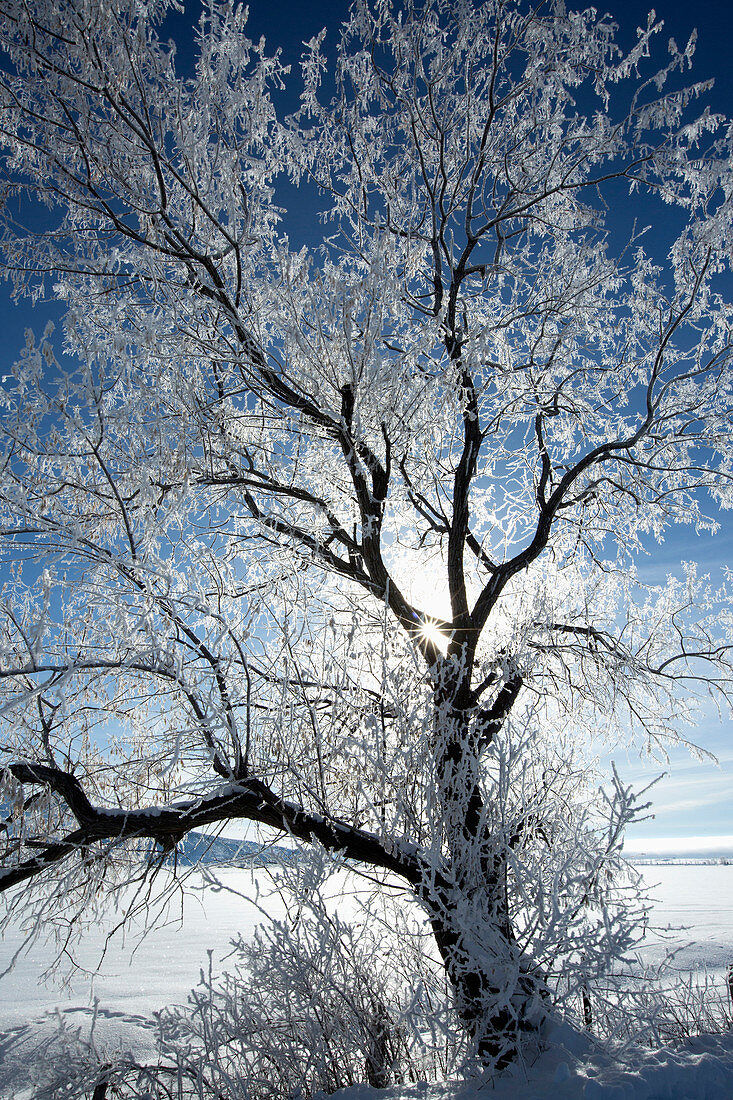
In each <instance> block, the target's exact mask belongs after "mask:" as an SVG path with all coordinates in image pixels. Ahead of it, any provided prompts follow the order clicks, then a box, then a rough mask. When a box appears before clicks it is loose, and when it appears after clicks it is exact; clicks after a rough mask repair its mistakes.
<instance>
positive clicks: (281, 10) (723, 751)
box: [0, 0, 733, 848]
mask: <svg viewBox="0 0 733 1100" xmlns="http://www.w3.org/2000/svg"><path fill="white" fill-rule="evenodd" d="M580 6H581V5H580V4H577V3H572V2H569V3H568V7H580ZM597 6H598V8H599V9H600V10H604V9H605V10H607V11H609V12H610V14H611V15H613V17H614V18H615V19H616V20H617V22H618V23H619V26H620V34H619V40H620V42H621V43H622V44H627V45H628V44H631V42H633V41H634V40H635V33H634V32H635V28H636V26H637V25H638V24H639V23H645V22H646V13H647V11H648V6H647V5H645V4H640V3H637V2H634V0H608V2H607V3H605V4H604V3H603V0H601V2H600V3H598V5H597ZM249 9H250V16H249V28H250V35H251V37H252V38H254V39H255V40H257V39H258V38H259V37H260V35H264V36H265V37H266V39H267V40H268V44H269V47H270V49H274V48H275V47H276V46H280V47H281V48H282V50H283V59H284V61H285V62H286V63H290V64H292V65H293V67H294V69H296V70H297V63H298V59H299V56H300V53H301V48H302V46H301V44H302V43H303V41H305V40H307V39H309V38H310V37H312V36H313V35H314V34H315V33H317V32H318V31H319V30H320V29H321V28H322V27H324V26H325V27H327V28H328V30H329V32H330V33H329V34H328V35H327V40H326V47H327V49H328V47H329V45H330V47H331V49H332V48H333V45H334V43H335V41H336V38H337V30H338V25H339V24H340V22H341V21H342V20H343V18H344V17H345V15H346V12H347V10H348V4H347V3H346V2H342V0H320V2H316V3H311V4H310V5H308V4H303V3H302V2H301V0H277V2H273V0H250V4H249ZM197 10H198V2H196V3H191V2H190V0H189V2H188V3H187V11H186V13H185V14H184V15H177V16H175V17H173V18H172V19H171V20H170V21H169V27H168V28H167V29H168V30H169V33H170V34H172V35H173V36H174V37H175V38H176V40H177V41H178V42H179V55H180V60H181V67H182V68H185V66H186V60H187V58H190V47H189V46H188V43H187V42H186V38H189V41H190V37H189V36H190V32H189V31H188V29H187V28H188V27H190V21H191V18H192V16H194V15H195V12H196V11H197ZM655 10H656V12H657V16H658V17H659V18H661V19H663V20H664V22H665V28H664V31H663V33H662V35H660V36H659V38H658V42H659V45H658V47H657V48H658V51H659V52H658V53H657V55H656V56H657V58H658V61H659V64H661V63H662V62H663V59H664V56H665V52H666V50H665V46H666V40H667V39H668V38H669V37H670V36H672V37H674V38H675V39H676V40H677V43H678V45H680V46H682V45H683V44H684V43H685V42H686V41H687V38H688V36H689V34H690V32H691V31H692V30H693V28H695V27H696V28H697V31H698V45H697V52H696V57H695V63H694V67H693V70H692V73H691V74H690V75H689V79H690V80H697V79H703V78H706V77H714V78H715V81H716V85H715V88H714V90H713V92H712V93H711V96H710V99H709V102H710V103H711V106H712V107H713V108H714V109H716V110H719V111H723V112H725V113H727V114H733V67H732V66H731V61H730V51H731V43H732V42H733V5H731V4H730V3H729V2H728V0H698V2H697V3H696V4H689V3H682V2H680V0H659V3H658V4H657V5H656V6H655ZM293 85H294V88H297V77H296V79H295V80H294V81H293ZM288 98H289V97H288ZM290 103H291V104H292V106H293V107H294V106H295V100H294V99H291V100H290ZM297 201H299V205H300V204H302V205H303V207H305V208H307V202H308V200H307V199H305V200H304V199H300V200H297ZM305 224H307V220H306V222H305ZM49 315H50V316H52V317H54V319H58V317H59V316H60V314H59V312H58V310H57V309H54V308H53V306H50V305H48V306H41V307H38V308H37V309H36V310H31V309H30V307H29V306H28V304H27V303H22V304H21V305H20V306H15V305H13V303H11V301H10V298H9V295H8V293H7V288H6V287H5V286H4V284H2V283H0V324H1V325H2V329H3V333H4V341H3V347H2V350H1V351H0V374H3V373H6V370H7V367H8V365H9V364H10V363H11V362H12V361H13V360H14V359H16V358H17V356H18V352H19V350H20V348H21V347H22V344H23V333H24V329H25V328H26V327H28V326H31V327H33V328H34V329H35V330H36V331H37V332H38V331H40V330H41V329H42V328H43V326H44V324H45V320H46V318H47V317H48V316H49ZM732 531H733V523H731V524H729V525H728V527H727V531H724V532H723V534H722V535H721V536H719V537H718V538H716V539H707V540H705V541H703V540H699V539H696V538H695V537H694V536H693V535H691V534H690V533H689V531H684V532H681V534H680V537H679V538H675V537H671V538H668V539H667V541H666V543H665V544H664V546H662V547H660V548H659V549H658V550H657V551H655V554H654V556H653V559H650V560H649V562H648V563H647V567H648V570H649V572H650V574H651V573H654V572H656V573H657V574H658V575H659V577H660V579H661V578H662V577H663V575H664V573H665V572H666V571H667V570H671V569H673V568H674V566H675V565H676V564H677V563H678V562H679V561H680V559H681V558H685V559H690V558H694V559H696V560H700V561H701V562H704V563H705V565H706V567H707V568H712V569H716V568H717V567H719V566H720V565H721V564H722V563H730V558H731V554H730V551H731V541H733V539H732V537H731V532H732ZM699 740H700V743H702V744H703V745H704V746H705V747H707V748H709V749H711V750H712V751H714V752H715V753H716V754H717V755H718V757H719V759H720V762H721V767H720V768H719V769H716V768H714V767H712V766H710V765H700V764H698V763H694V762H693V761H691V759H690V758H689V756H688V755H686V754H684V753H680V754H675V757H674V761H673V767H672V771H671V775H670V778H669V779H667V780H665V781H664V782H663V783H662V784H660V786H659V787H658V788H657V795H656V801H657V806H656V810H657V816H656V819H655V820H654V821H651V822H648V823H646V824H645V825H644V826H642V827H639V829H637V831H636V835H637V838H638V842H639V843H641V844H643V842H644V838H647V837H648V838H653V837H681V836H686V835H691V834H692V835H701V836H711V835H721V834H725V835H729V836H730V838H731V839H730V846H731V848H733V797H732V796H731V793H730V792H731V791H733V725H732V724H731V723H730V722H727V723H725V722H724V723H721V722H719V721H718V719H717V717H716V716H715V715H713V714H711V715H710V718H709V721H708V722H707V724H706V726H705V728H704V729H702V730H701V731H700V732H699ZM616 755H617V756H619V754H616ZM617 762H618V764H619V766H620V768H621V770H622V772H623V774H624V775H625V776H629V777H634V776H638V777H642V776H643V775H651V774H652V773H653V771H654V768H652V769H648V768H647V769H644V768H642V767H641V766H640V765H639V763H638V761H637V760H635V759H634V758H629V759H627V758H626V757H625V756H624V757H623V758H622V759H618V761H617ZM657 770H658V769H657Z"/></svg>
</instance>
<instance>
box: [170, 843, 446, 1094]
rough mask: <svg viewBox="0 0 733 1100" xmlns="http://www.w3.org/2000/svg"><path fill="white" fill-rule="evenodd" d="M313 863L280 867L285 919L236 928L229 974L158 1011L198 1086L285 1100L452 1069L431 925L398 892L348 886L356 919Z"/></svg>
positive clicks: (201, 1090)
mask: <svg viewBox="0 0 733 1100" xmlns="http://www.w3.org/2000/svg"><path fill="white" fill-rule="evenodd" d="M313 862H314V861H310V866H309V868H308V870H307V873H305V872H304V868H303V866H301V867H299V868H295V869H292V868H291V869H287V870H284V871H283V872H282V873H281V875H280V876H279V877H278V888H279V889H280V890H281V891H282V892H283V893H284V894H285V895H286V896H287V897H288V900H289V902H290V903H291V905H290V906H289V911H290V917H289V918H288V919H285V920H282V921H281V920H276V921H275V920H273V921H271V922H269V923H267V924H262V925H261V926H260V927H259V928H258V929H257V931H256V933H255V936H254V938H253V939H252V940H251V941H249V942H247V941H245V940H243V939H241V938H240V939H239V940H238V941H237V942H236V943H234V945H233V951H232V956H231V960H232V963H233V965H230V967H229V968H228V970H227V972H226V973H224V974H223V975H222V976H220V977H215V976H214V975H213V973H212V971H211V967H209V970H208V973H202V975H201V982H200V984H199V986H198V987H197V988H196V989H195V990H193V991H192V993H191V995H190V998H189V1003H188V1005H187V1006H185V1007H176V1008H172V1009H169V1010H167V1011H166V1012H164V1013H163V1014H161V1016H160V1019H159V1023H160V1028H161V1050H162V1053H163V1054H164V1056H165V1058H166V1059H167V1060H168V1061H169V1062H170V1063H171V1064H175V1065H176V1066H177V1067H178V1068H179V1071H180V1074H181V1076H182V1077H185V1078H186V1079H187V1080H188V1081H189V1082H190V1086H189V1087H191V1088H193V1092H194V1095H196V1096H201V1097H202V1098H203V1097H208V1096H223V1097H227V1098H229V1097H232V1098H233V1097H240V1096H247V1097H249V1098H251V1100H286V1098H288V1097H295V1096H302V1097H309V1096H312V1095H313V1094H315V1093H317V1092H324V1093H326V1094H329V1093H331V1092H333V1091H335V1090H336V1089H339V1088H345V1087H347V1086H349V1085H354V1084H358V1083H361V1082H366V1083H368V1084H370V1085H373V1086H375V1087H377V1088H384V1087H387V1086H389V1085H391V1084H394V1083H401V1082H403V1081H415V1080H425V1079H435V1078H436V1077H439V1076H445V1075H447V1074H450V1072H451V1071H455V1070H456V1068H457V1066H458V1063H459V1060H460V1058H461V1056H462V1054H463V1051H462V1049H461V1044H460V1042H457V1041H456V1035H457V1034H458V1035H459V1034H460V1030H459V1029H457V1027H456V1022H455V1020H454V1019H453V1018H452V1013H451V1010H450V1007H449V997H448V991H447V987H446V982H445V978H444V975H443V973H442V967H441V965H440V963H439V962H438V961H437V960H434V959H432V958H431V957H430V956H429V955H428V954H426V951H425V945H426V940H428V938H429V930H427V929H426V928H424V927H422V926H421V923H420V921H419V918H418V915H417V914H416V913H415V912H414V911H412V912H411V911H410V910H409V909H406V908H405V907H404V906H405V902H404V898H403V897H401V896H399V895H398V896H397V897H396V898H391V897H389V896H388V895H387V894H386V892H385V891H379V890H377V889H375V888H370V890H369V892H368V894H367V895H366V896H361V895H359V894H356V893H350V894H349V897H350V900H351V901H352V902H353V909H354V915H353V919H351V920H345V919H343V917H341V916H339V915H338V914H336V913H335V912H333V911H332V910H333V904H332V903H329V899H328V896H327V893H326V890H325V887H326V884H327V881H328V877H329V876H328V872H327V869H326V868H325V866H324V864H323V863H321V865H320V867H319V868H317V869H316V871H315V873H314V868H313V866H312V864H313ZM309 877H310V878H311V881H310V882H309V883H308V882H306V880H307V879H308V878H309ZM339 879H340V880H343V873H342V874H341V875H339ZM330 885H331V888H332V890H333V884H332V883H331V884H330ZM352 886H353V884H352ZM343 887H344V883H343V881H339V883H338V886H337V889H339V890H342V889H343ZM340 905H341V906H343V900H342V901H341V903H340ZM367 913H368V914H369V915H370V917H371V920H372V922H373V923H367V921H366V920H365V917H366V914H367ZM390 929H391V930H390ZM395 929H396V931H395ZM194 1082H195V1083H196V1084H195V1087H194V1084H193V1083H194Z"/></svg>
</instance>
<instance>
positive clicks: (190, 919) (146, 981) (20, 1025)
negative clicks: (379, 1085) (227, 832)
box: [0, 865, 733, 1100]
mask: <svg viewBox="0 0 733 1100" xmlns="http://www.w3.org/2000/svg"><path fill="white" fill-rule="evenodd" d="M644 876H645V878H646V880H647V882H648V883H649V884H650V885H652V884H654V888H653V891H652V892H653V894H654V896H655V897H656V899H657V903H656V908H655V911H654V922H655V924H656V925H658V926H670V927H677V926H683V925H684V926H687V927H686V928H685V929H684V930H682V929H678V930H675V931H670V932H669V933H667V934H666V935H665V937H664V939H663V940H659V939H658V938H657V937H656V936H655V935H654V934H652V933H650V935H649V937H648V946H647V948H646V951H645V954H647V955H648V957H649V959H650V960H655V961H656V960H657V959H661V957H662V955H663V954H664V953H665V952H666V951H667V950H668V949H669V948H670V947H674V948H676V949H677V954H676V965H677V967H679V968H680V969H681V970H686V969H687V970H689V969H692V970H698V969H701V968H706V969H707V971H708V974H709V975H710V976H712V977H713V979H714V980H715V981H716V982H718V981H719V982H720V983H721V985H722V983H724V980H725V972H726V968H727V967H728V966H729V965H730V964H731V963H733V866H725V865H722V866H721V865H714V866H674V865H673V866H649V867H645V868H644ZM219 877H220V880H221V883H222V886H223V887H224V889H221V890H218V891H212V890H207V891H206V892H205V894H199V895H190V894H189V895H187V896H186V897H185V898H184V899H183V900H181V898H180V897H179V898H178V899H177V900H176V902H175V903H174V904H173V905H172V906H171V908H170V910H169V912H168V916H167V921H166V922H164V923H163V924H162V925H161V926H160V927H158V928H156V929H154V930H153V931H152V932H150V933H149V934H148V935H147V937H145V938H144V939H142V940H139V939H138V937H137V936H136V935H135V934H134V929H133V930H132V932H131V933H129V934H128V935H127V937H126V939H125V940H122V939H121V938H120V937H119V936H117V937H115V938H113V939H112V941H111V942H110V943H106V934H107V928H108V927H109V926H111V924H112V923H113V922H112V919H110V923H109V925H108V926H101V925H98V926H97V927H95V928H94V929H93V930H91V931H90V932H89V933H88V935H86V936H85V939H84V941H83V951H82V952H81V956H80V957H81V961H82V962H83V964H84V966H85V967H86V968H88V970H90V971H91V970H94V969H95V968H96V967H97V964H98V963H99V960H100V958H101V956H102V955H103V954H104V958H103V960H102V964H101V968H100V971H99V973H98V974H97V975H95V976H94V978H93V979H92V978H91V977H90V976H89V974H85V973H77V974H76V976H75V977H74V978H73V980H72V981H71V983H70V985H69V986H68V987H67V988H65V989H59V988H58V987H54V986H53V985H46V984H44V983H42V982H39V975H40V974H41V973H42V972H43V971H44V970H45V968H46V966H47V965H48V963H49V962H50V961H51V957H52V949H51V947H50V946H49V945H47V944H44V943H42V942H38V943H36V944H35V945H34V947H33V948H32V950H31V951H30V952H29V953H27V954H24V953H21V954H20V955H19V957H18V959H17V961H16V964H15V966H14V967H13V969H12V970H11V971H10V972H9V973H8V974H6V975H5V976H4V977H3V978H2V979H0V1098H2V1100H5V1098H6V1097H9V1096H12V1095H16V1094H15V1092H14V1088H16V1087H17V1085H18V1082H19V1080H20V1078H21V1077H22V1075H23V1072H24V1068H25V1067H27V1066H28V1065H29V1064H32V1063H33V1062H34V1059H35V1058H36V1054H37V1051H38V1049H39V1043H40V1044H41V1045H43V1044H44V1043H45V1042H47V1041H48V1039H49V1038H50V1036H51V1035H52V1033H53V1032H54V1031H55V1029H56V1027H57V1022H58V1017H54V1016H53V1015H49V1013H51V1014H53V1013H60V1014H61V1017H62V1018H63V1020H64V1021H65V1022H66V1023H67V1025H68V1026H69V1027H71V1028H72V1029H74V1028H80V1029H81V1030H82V1032H83V1033H88V1030H89V1024H90V1022H91V1018H92V1012H93V1004H94V998H95V997H96V998H97V1008H96V1024H95V1036H96V1040H97V1042H98V1043H99V1044H101V1046H102V1047H104V1046H109V1048H110V1049H113V1048H115V1047H118V1046H120V1045H122V1046H128V1045H129V1046H133V1047H136V1048H137V1049H145V1048H147V1047H149V1046H150V1047H152V1035H151V1032H150V1031H149V1029H148V1028H147V1027H146V1026H145V1021H146V1020H148V1019H149V1018H150V1015H151V1013H152V1012H154V1011H155V1010H156V1009H158V1008H160V1007H162V1006H163V1005H164V1004H169V1003H174V1002H178V1003H181V1002H184V1001H185V999H186V996H187V994H188V992H189V990H190V989H191V988H192V987H193V986H195V985H196V983H197V981H198V979H199V973H200V970H201V968H202V967H204V968H208V966H209V956H208V952H209V951H211V952H212V956H211V959H212V965H213V967H214V968H215V969H216V968H217V967H220V966H221V964H222V961H223V960H224V958H225V956H226V954H227V950H228V944H229V941H230V939H231V938H232V937H233V936H235V935H237V934H238V933H242V934H245V935H246V934H247V932H248V930H251V929H252V928H253V927H254V925H255V924H256V923H257V922H258V921H259V920H260V919H261V913H260V912H259V910H258V907H257V904H255V903H254V902H253V901H247V900H246V899H245V897H244V896H243V895H250V896H254V894H255V891H256V887H257V886H258V885H259V887H260V890H261V893H260V904H261V905H262V906H263V908H266V909H267V910H268V911H272V910H273V909H274V910H275V911H277V910H278V909H280V908H281V905H282V903H281V902H280V901H279V899H278V898H277V897H276V896H274V895H272V894H270V895H269V897H266V896H265V895H266V894H267V893H268V881H269V880H268V876H267V875H266V873H265V872H263V871H260V872H257V873H256V875H255V876H253V874H252V873H251V872H249V871H244V870H235V869H226V870H223V871H221V872H220V876H219ZM20 946H21V937H20V934H19V932H18V931H17V930H11V931H10V932H9V933H8V934H6V936H5V938H4V940H2V941H0V970H3V969H4V968H5V967H6V966H7V964H8V963H9V962H10V960H11V959H12V957H13V956H14V955H15V953H16V951H17V950H18V948H19V947H20ZM105 948H106V950H105ZM693 1047H694V1051H688V1052H687V1053H686V1054H685V1056H684V1058H683V1059H682V1063H683V1064H684V1067H685V1070H684V1072H685V1075H686V1076H685V1077H684V1080H683V1078H682V1077H681V1076H680V1073H681V1072H682V1071H681V1070H680V1071H679V1072H678V1070H679V1066H677V1068H675V1066H676V1065H677V1064H676V1063H674V1060H673V1061H672V1062H670V1061H669V1058H666V1059H665V1060H662V1061H661V1062H660V1059H659V1056H658V1055H649V1056H648V1059H647V1064H646V1068H645V1067H644V1066H643V1065H642V1064H641V1063H640V1062H639V1061H638V1059H637V1060H636V1062H634V1063H633V1065H631V1066H630V1067H629V1066H626V1067H623V1066H621V1067H616V1069H614V1070H613V1071H611V1070H610V1069H609V1068H608V1067H607V1066H606V1068H605V1069H604V1068H603V1066H602V1065H601V1062H598V1060H597V1059H596V1062H593V1060H592V1058H591V1060H590V1061H589V1060H588V1059H589V1057H590V1055H589V1054H588V1052H587V1051H583V1050H579V1049H573V1044H572V1042H571V1043H570V1048H571V1049H569V1050H568V1051H567V1053H566V1055H562V1052H561V1053H560V1054H558V1053H557V1052H555V1054H554V1055H553V1056H552V1057H551V1058H550V1059H549V1060H548V1059H545V1060H544V1061H543V1063H542V1068H540V1067H539V1066H538V1067H537V1068H536V1069H535V1070H532V1071H530V1074H529V1077H528V1078H526V1079H525V1078H524V1077H522V1078H521V1080H520V1079H516V1078H515V1079H514V1080H513V1081H508V1082H507V1083H506V1088H507V1089H508V1090H509V1091H508V1092H507V1093H506V1096H507V1097H511V1098H512V1100H531V1098H535V1100H543V1098H544V1097H546V1096H547V1097H550V1096H551V1097H552V1100H561V1098H562V1100H575V1098H576V1097H577V1098H580V1097H583V1098H584V1100H593V1098H598V1100H601V1098H603V1100H605V1098H606V1097H608V1098H610V1097H613V1098H614V1100H662V1098H666V1097H669V1098H670V1100H685V1098H686V1100H707V1098H708V1097H711V1098H712V1097H715V1100H725V1098H728V1097H731V1098H733V1042H729V1043H728V1047H727V1048H726V1049H725V1050H723V1048H721V1047H720V1043H719V1041H717V1040H716V1041H714V1042H713V1043H712V1046H711V1045H710V1044H709V1043H708V1044H707V1046H706V1044H705V1043H700V1042H697V1044H696V1045H695V1044H693ZM726 1051H727V1052H726ZM582 1066H585V1069H581V1068H579V1067H582ZM594 1066H595V1068H596V1072H595V1076H594V1074H593V1067H594ZM589 1067H590V1068H589ZM503 1089H504V1086H502V1088H501V1089H494V1090H492V1092H491V1094H490V1095H491V1100H502V1098H503V1096H504V1091H503ZM612 1089H615V1090H616V1091H615V1092H614V1091H612ZM594 1090H595V1091H594ZM609 1090H610V1091H609ZM352 1091H353V1090H352ZM455 1093H456V1087H455V1086H450V1087H448V1086H446V1088H445V1089H443V1090H442V1091H441V1090H439V1089H438V1090H437V1092H436V1086H431V1087H430V1089H429V1090H428V1091H420V1089H417V1090H416V1089H415V1088H412V1089H411V1090H407V1089H405V1090H401V1095H403V1096H404V1098H405V1100H408V1098H409V1100H438V1098H441V1100H447V1097H448V1096H449V1095H450V1096H451V1097H454V1095H455ZM18 1095H22V1094H21V1093H18ZM25 1095H28V1093H26V1094H25ZM488 1095H489V1094H487V1097H488ZM349 1100H364V1097H362V1096H356V1095H354V1096H353V1097H351V1098H349ZM461 1100H467V1097H466V1096H462V1097H461Z"/></svg>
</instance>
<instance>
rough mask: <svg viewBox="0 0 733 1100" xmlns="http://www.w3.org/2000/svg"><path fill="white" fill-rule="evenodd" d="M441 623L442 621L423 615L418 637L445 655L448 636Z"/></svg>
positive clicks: (448, 640) (448, 641)
mask: <svg viewBox="0 0 733 1100" xmlns="http://www.w3.org/2000/svg"><path fill="white" fill-rule="evenodd" d="M442 622H443V620H442V619H440V620H438V619H433V618H431V617H430V616H429V615H424V616H423V618H422V622H421V623H420V636H421V637H422V638H424V639H425V640H426V641H427V642H430V643H431V644H432V645H434V646H435V648H436V649H439V650H440V652H441V653H442V654H443V655H445V654H446V653H447V652H448V645H449V643H450V635H449V634H447V633H446V631H445V627H443V626H442ZM439 624H441V625H439Z"/></svg>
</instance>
